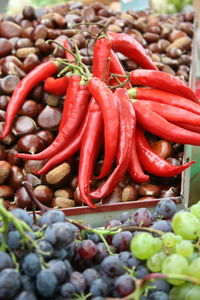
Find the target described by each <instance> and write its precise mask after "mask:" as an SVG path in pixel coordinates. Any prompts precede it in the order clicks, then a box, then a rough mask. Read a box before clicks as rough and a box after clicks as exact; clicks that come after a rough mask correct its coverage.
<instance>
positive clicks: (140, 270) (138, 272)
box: [135, 265, 149, 279]
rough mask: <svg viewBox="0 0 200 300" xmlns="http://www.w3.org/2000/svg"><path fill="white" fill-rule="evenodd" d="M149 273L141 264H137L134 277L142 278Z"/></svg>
mask: <svg viewBox="0 0 200 300" xmlns="http://www.w3.org/2000/svg"><path fill="white" fill-rule="evenodd" d="M148 274H149V271H148V269H147V268H146V267H145V266H143V265H139V266H138V267H137V268H136V272H135V277H136V278H138V279H142V278H144V277H145V276H147V275H148Z"/></svg>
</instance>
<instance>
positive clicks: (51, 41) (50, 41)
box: [45, 40, 77, 61]
mask: <svg viewBox="0 0 200 300" xmlns="http://www.w3.org/2000/svg"><path fill="white" fill-rule="evenodd" d="M45 43H47V44H49V43H54V44H56V45H58V46H59V47H61V48H62V49H64V50H65V51H67V52H69V53H70V54H71V55H72V56H73V57H74V58H75V61H76V60H77V57H76V55H75V54H74V53H73V52H72V51H71V50H69V49H67V48H65V47H64V46H63V45H61V44H60V43H58V42H56V41H54V40H47V41H45Z"/></svg>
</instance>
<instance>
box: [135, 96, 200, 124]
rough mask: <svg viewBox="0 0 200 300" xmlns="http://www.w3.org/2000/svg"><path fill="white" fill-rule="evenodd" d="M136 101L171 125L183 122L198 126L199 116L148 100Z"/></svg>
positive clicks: (199, 122)
mask: <svg viewBox="0 0 200 300" xmlns="http://www.w3.org/2000/svg"><path fill="white" fill-rule="evenodd" d="M138 101H139V102H140V103H142V104H143V105H144V106H146V108H148V109H149V110H152V111H154V112H156V113H157V114H159V115H160V116H162V117H163V118H165V119H166V120H167V121H169V122H171V123H176V122H183V124H189V125H193V126H200V116H199V115H197V114H194V113H192V112H190V111H188V110H186V109H183V108H179V107H175V106H171V105H168V104H163V103H158V102H154V101H148V100H145V101H144V100H135V101H134V102H138ZM136 105H137V104H136Z"/></svg>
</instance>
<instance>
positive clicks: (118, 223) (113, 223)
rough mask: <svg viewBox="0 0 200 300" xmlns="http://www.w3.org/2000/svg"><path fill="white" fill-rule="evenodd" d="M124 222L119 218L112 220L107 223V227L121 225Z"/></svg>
mask: <svg viewBox="0 0 200 300" xmlns="http://www.w3.org/2000/svg"><path fill="white" fill-rule="evenodd" d="M121 225H122V223H121V222H120V221H119V220H115V219H113V220H110V221H108V222H107V223H106V225H105V228H113V227H117V226H121Z"/></svg>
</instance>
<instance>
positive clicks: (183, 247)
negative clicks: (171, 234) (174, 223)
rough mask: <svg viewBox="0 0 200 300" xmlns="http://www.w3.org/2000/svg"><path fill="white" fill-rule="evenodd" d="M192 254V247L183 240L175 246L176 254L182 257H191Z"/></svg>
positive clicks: (188, 242)
mask: <svg viewBox="0 0 200 300" xmlns="http://www.w3.org/2000/svg"><path fill="white" fill-rule="evenodd" d="M193 252H194V246H193V244H192V243H191V242H190V241H186V240H183V241H181V242H180V243H178V244H177V245H176V253H177V254H180V255H182V256H184V257H188V256H190V255H192V254H193Z"/></svg>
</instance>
